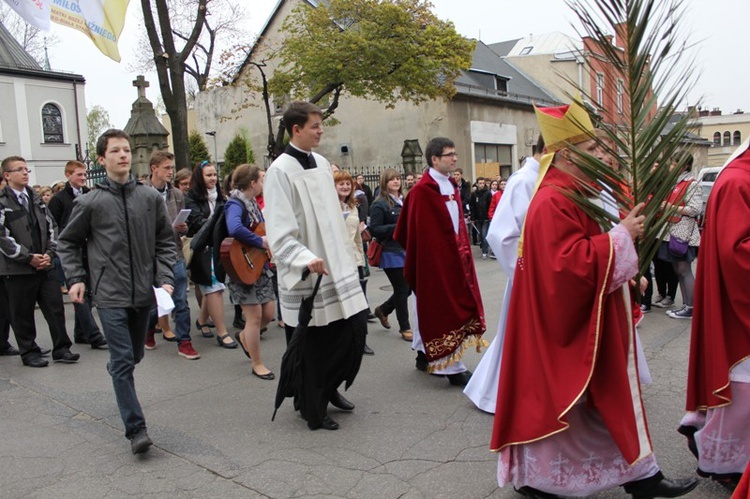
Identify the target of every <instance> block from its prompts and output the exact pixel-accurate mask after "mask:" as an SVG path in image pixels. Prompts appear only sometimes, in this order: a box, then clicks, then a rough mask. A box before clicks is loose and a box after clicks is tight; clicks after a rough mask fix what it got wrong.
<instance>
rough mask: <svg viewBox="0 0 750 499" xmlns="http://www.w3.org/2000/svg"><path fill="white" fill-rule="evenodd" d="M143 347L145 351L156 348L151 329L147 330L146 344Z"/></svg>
mask: <svg viewBox="0 0 750 499" xmlns="http://www.w3.org/2000/svg"><path fill="white" fill-rule="evenodd" d="M143 346H144V347H145V348H146V350H154V349H155V348H156V339H155V338H154V330H153V329H149V330H148V332H147V333H146V343H145V344H144V345H143Z"/></svg>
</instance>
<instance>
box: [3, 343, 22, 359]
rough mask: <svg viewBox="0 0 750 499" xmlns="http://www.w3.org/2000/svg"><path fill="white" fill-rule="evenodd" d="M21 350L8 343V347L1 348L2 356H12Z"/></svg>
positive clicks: (18, 353)
mask: <svg viewBox="0 0 750 499" xmlns="http://www.w3.org/2000/svg"><path fill="white" fill-rule="evenodd" d="M20 353H21V352H19V351H18V349H17V348H16V347H14V346H13V345H8V346H7V347H5V348H3V349H2V350H0V357H10V356H12V355H20Z"/></svg>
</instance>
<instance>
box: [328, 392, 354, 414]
mask: <svg viewBox="0 0 750 499" xmlns="http://www.w3.org/2000/svg"><path fill="white" fill-rule="evenodd" d="M330 402H331V405H332V406H333V407H336V408H337V409H341V410H342V411H353V410H354V404H352V403H351V402H349V401H348V400H346V399H345V398H344V396H343V395H341V393H340V392H339V391H338V390H336V391H335V392H334V393H333V396H332V397H331V400H330Z"/></svg>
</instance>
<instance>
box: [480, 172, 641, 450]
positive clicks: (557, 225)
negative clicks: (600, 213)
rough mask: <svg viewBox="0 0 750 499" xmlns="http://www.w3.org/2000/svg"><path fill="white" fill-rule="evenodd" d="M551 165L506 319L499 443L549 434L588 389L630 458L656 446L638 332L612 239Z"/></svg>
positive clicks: (531, 215)
mask: <svg viewBox="0 0 750 499" xmlns="http://www.w3.org/2000/svg"><path fill="white" fill-rule="evenodd" d="M576 188H577V186H576V183H575V181H574V180H573V178H572V177H571V176H570V175H568V174H566V173H564V172H561V171H560V170H558V169H556V168H551V169H550V170H549V172H548V173H547V175H546V176H545V178H544V181H543V182H542V184H541V187H540V189H539V191H538V192H537V194H536V195H535V196H534V198H533V199H532V202H531V205H530V206H529V211H528V214H527V216H526V222H525V229H524V246H523V255H522V256H521V257H520V258H519V260H518V263H517V265H516V272H515V276H514V278H513V288H512V294H511V298H510V308H509V312H508V322H507V326H506V333H505V334H506V336H505V343H504V346H503V359H502V362H501V373H500V385H499V388H498V400H497V411H496V413H495V421H494V428H493V433H492V442H491V449H493V450H500V449H502V448H504V447H506V446H508V445H520V444H524V443H530V442H534V441H538V440H541V439H544V438H546V437H548V436H551V435H553V434H555V433H558V432H560V431H564V430H565V429H567V427H568V422H567V417H566V414H567V412H568V411H570V409H571V408H572V407H573V405H575V404H576V403H577V402H578V401H579V400H580V398H581V397H582V396H584V395H585V396H586V399H587V402H586V403H587V404H589V405H590V406H593V407H594V408H595V409H596V410H597V412H598V413H599V414H600V415H601V417H602V419H603V421H604V424H605V425H606V427H607V429H608V430H609V432H610V434H611V435H612V437H613V439H614V441H615V443H616V444H617V446H618V447H619V449H620V451H621V452H622V454H623V456H624V457H625V459H626V460H627V462H628V463H633V462H635V461H636V460H638V459H639V458H642V457H644V456H646V455H648V454H649V453H650V452H651V445H650V441H649V438H648V433H647V428H646V421H645V416H644V410H643V403H642V401H641V394H640V385H639V382H638V372H637V367H636V360H635V330H634V327H633V324H632V322H631V318H630V316H629V314H628V308H629V307H630V303H628V302H627V301H626V297H625V295H624V292H623V290H622V288H618V289H617V290H616V291H614V292H613V293H609V294H607V292H606V291H607V289H608V287H609V286H610V281H611V278H612V275H613V271H614V256H615V255H614V248H613V245H612V242H611V240H610V237H609V235H608V234H606V233H602V231H601V228H600V227H599V226H598V224H597V223H596V222H595V221H594V220H592V219H591V218H590V217H588V216H587V215H586V214H585V213H584V212H583V211H582V210H581V209H580V208H579V207H578V206H576V205H575V203H574V202H573V201H572V200H570V199H569V198H568V197H567V196H566V194H565V191H570V190H574V189H576Z"/></svg>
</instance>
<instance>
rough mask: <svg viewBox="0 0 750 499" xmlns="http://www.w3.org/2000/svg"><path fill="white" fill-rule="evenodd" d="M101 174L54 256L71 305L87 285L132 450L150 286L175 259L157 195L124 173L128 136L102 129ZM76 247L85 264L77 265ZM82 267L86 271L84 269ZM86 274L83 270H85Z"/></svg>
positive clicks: (167, 278)
mask: <svg viewBox="0 0 750 499" xmlns="http://www.w3.org/2000/svg"><path fill="white" fill-rule="evenodd" d="M96 155H97V161H98V162H99V163H100V164H101V165H102V166H104V168H105V169H106V171H107V177H106V178H105V179H104V180H103V181H102V182H101V183H99V184H97V185H96V188H94V190H93V191H92V192H90V193H89V194H87V195H85V196H82V197H80V198H79V199H77V200H76V202H75V206H74V208H73V213H72V214H71V215H70V220H68V225H67V227H66V228H65V230H64V231H63V232H62V234H60V243H59V244H60V247H59V253H60V259H61V260H62V263H63V269H64V270H65V275H66V276H67V279H68V284H69V286H70V288H69V292H68V293H69V294H70V297H71V299H72V300H73V302H75V303H81V302H82V301H83V299H84V293H85V292H86V285H85V284H84V283H87V282H88V283H91V286H92V288H93V289H92V290H91V291H92V295H93V300H94V303H95V304H96V306H97V307H98V309H99V318H100V319H101V321H102V327H103V329H104V336H105V337H106V339H107V343H108V344H109V364H108V365H107V370H108V371H109V374H110V375H111V376H112V384H113V385H114V391H115V397H116V399H117V405H118V407H119V409H120V416H121V417H122V421H123V423H124V424H125V436H126V437H127V438H128V439H129V440H130V441H131V449H132V451H133V453H134V454H137V453H141V452H145V451H146V450H147V449H148V448H149V447H150V446H151V445H152V442H151V439H150V438H149V436H148V433H147V432H146V420H145V418H144V416H143V411H142V410H141V405H140V403H139V402H138V398H137V397H136V393H135V381H134V379H133V371H134V370H135V365H136V364H137V363H138V362H140V360H141V359H142V358H143V352H144V343H145V340H146V330H147V329H148V322H149V314H150V311H151V306H152V305H153V303H154V289H153V286H161V287H162V288H163V289H164V290H166V291H167V292H168V293H170V294H171V293H172V290H173V287H172V286H173V281H174V277H173V274H172V266H173V265H174V262H175V259H176V247H175V242H174V232H173V231H172V226H171V223H170V221H169V216H168V215H167V209H166V207H165V206H164V200H163V199H162V197H161V196H160V195H159V193H158V192H157V191H155V190H154V189H152V188H150V187H147V186H145V185H143V184H142V183H140V182H138V181H136V180H135V178H133V177H132V176H131V175H130V161H131V151H130V137H129V136H128V134H127V133H125V132H124V131H122V130H115V129H110V130H107V131H106V132H104V133H103V134H102V136H101V137H99V140H97V143H96ZM84 248H85V251H86V253H87V256H88V267H87V266H85V265H84V262H83V255H84ZM87 270H88V272H87ZM89 272H90V274H89Z"/></svg>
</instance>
